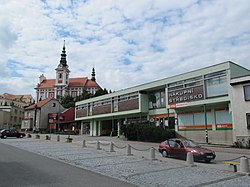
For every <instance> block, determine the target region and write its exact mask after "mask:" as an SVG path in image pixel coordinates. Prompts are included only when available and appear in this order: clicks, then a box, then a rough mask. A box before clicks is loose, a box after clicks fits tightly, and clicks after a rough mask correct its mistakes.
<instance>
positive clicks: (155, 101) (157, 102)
mask: <svg viewBox="0 0 250 187" xmlns="http://www.w3.org/2000/svg"><path fill="white" fill-rule="evenodd" d="M165 97H166V96H165V91H164V90H161V91H156V92H152V93H150V94H149V108H150V109H153V108H163V107H166V99H165Z"/></svg>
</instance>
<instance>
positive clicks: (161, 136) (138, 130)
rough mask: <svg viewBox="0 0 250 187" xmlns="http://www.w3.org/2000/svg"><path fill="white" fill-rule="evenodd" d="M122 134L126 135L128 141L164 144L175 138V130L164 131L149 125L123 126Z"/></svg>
mask: <svg viewBox="0 0 250 187" xmlns="http://www.w3.org/2000/svg"><path fill="white" fill-rule="evenodd" d="M121 132H122V133H124V135H125V137H126V138H127V139H128V140H134V141H146V142H162V141H163V140H166V139H169V138H174V137H175V136H176V133H175V131H174V130H170V129H164V128H162V127H156V126H153V125H149V124H129V125H127V126H126V125H123V126H122V128H121Z"/></svg>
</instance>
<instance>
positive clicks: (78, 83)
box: [69, 77, 88, 87]
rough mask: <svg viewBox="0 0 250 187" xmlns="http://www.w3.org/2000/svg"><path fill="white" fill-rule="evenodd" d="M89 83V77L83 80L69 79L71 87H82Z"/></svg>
mask: <svg viewBox="0 0 250 187" xmlns="http://www.w3.org/2000/svg"><path fill="white" fill-rule="evenodd" d="M87 81H88V78H87V77H83V78H70V79H69V87H80V86H81V87H82V86H84V85H85V84H86V82H87Z"/></svg>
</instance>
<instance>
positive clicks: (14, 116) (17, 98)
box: [0, 93, 34, 129]
mask: <svg viewBox="0 0 250 187" xmlns="http://www.w3.org/2000/svg"><path fill="white" fill-rule="evenodd" d="M33 102H34V99H33V97H32V96H31V95H13V94H9V93H4V94H2V95H0V129H11V128H16V129H19V128H21V124H22V119H23V117H24V108H25V107H27V106H29V105H31V104H32V103H33Z"/></svg>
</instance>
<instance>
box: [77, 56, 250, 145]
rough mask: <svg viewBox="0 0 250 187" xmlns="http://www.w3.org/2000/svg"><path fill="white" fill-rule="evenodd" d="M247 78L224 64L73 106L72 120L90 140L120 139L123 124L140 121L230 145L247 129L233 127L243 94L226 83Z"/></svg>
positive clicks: (236, 67)
mask: <svg viewBox="0 0 250 187" xmlns="http://www.w3.org/2000/svg"><path fill="white" fill-rule="evenodd" d="M249 75H250V70H248V69H246V68H244V67H241V66H239V65H237V64H235V63H233V62H230V61H228V62H223V63H220V64H217V65H213V66H210V67H206V68H203V69H199V70H196V71H192V72H188V73H184V74H180V75H176V76H169V77H168V78H165V79H161V80H158V81H154V82H150V83H147V84H142V85H139V86H135V87H131V88H128V89H124V90H121V91H117V92H114V93H110V94H107V95H103V96H100V97H96V98H92V99H88V100H83V101H80V102H77V103H76V116H75V119H76V120H77V121H81V126H82V127H81V128H82V129H84V127H85V126H86V125H89V127H90V135H92V136H100V135H110V134H117V135H119V134H120V127H121V125H126V124H129V123H137V122H144V123H150V124H152V125H156V126H162V127H163V128H170V129H175V130H176V131H177V132H178V133H179V134H180V135H182V136H184V137H186V138H189V139H192V140H195V141H197V142H201V143H202V142H204V143H205V142H207V143H215V144H232V143H233V142H234V141H236V137H237V133H238V131H237V129H238V128H240V127H241V126H244V125H245V126H246V124H241V125H239V124H238V123H236V122H235V120H237V119H235V118H234V113H235V112H237V111H234V110H235V109H236V110H237V107H236V106H235V105H238V100H239V99H242V98H240V97H243V95H237V96H235V95H234V94H233V89H234V88H233V86H231V85H230V83H231V81H232V80H234V79H238V78H240V77H245V76H249ZM246 105H247V106H249V103H246ZM242 110H246V109H242ZM243 112H245V113H246V111H243ZM241 123H245V121H242V122H241ZM247 136H249V132H248V134H247Z"/></svg>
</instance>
